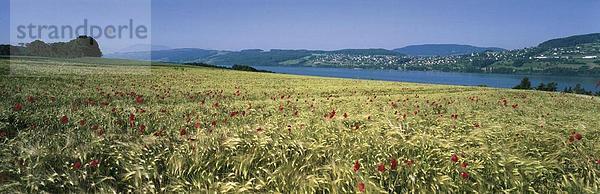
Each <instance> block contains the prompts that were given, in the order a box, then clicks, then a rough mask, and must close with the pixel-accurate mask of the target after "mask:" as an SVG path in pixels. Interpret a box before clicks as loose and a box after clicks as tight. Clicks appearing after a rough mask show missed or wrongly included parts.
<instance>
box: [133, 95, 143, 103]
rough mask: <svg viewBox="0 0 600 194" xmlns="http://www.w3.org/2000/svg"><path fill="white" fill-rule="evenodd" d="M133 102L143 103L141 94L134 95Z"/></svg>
mask: <svg viewBox="0 0 600 194" xmlns="http://www.w3.org/2000/svg"><path fill="white" fill-rule="evenodd" d="M135 102H136V103H138V104H142V103H144V98H143V97H142V96H136V97H135Z"/></svg>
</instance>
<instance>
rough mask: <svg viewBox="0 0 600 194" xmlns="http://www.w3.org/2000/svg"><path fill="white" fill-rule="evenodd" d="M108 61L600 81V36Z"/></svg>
mask: <svg viewBox="0 0 600 194" xmlns="http://www.w3.org/2000/svg"><path fill="white" fill-rule="evenodd" d="M105 57H107V58H121V59H137V60H153V61H163V62H176V63H186V62H203V63H209V64H216V65H224V66H231V65H234V64H244V65H251V66H252V65H256V66H310V67H341V68H364V69H397V70H417V71H448V72H474V73H505V74H546V75H576V76H600V58H599V57H600V34H598V33H596V34H586V35H577V36H571V37H565V38H557V39H552V40H548V41H545V42H543V43H540V44H539V45H538V46H536V47H530V48H524V49H516V50H505V49H501V48H485V47H474V46H468V45H449V44H429V45H414V46H407V47H403V48H399V49H394V50H386V49H345V50H336V51H320V50H277V49H272V50H268V51H264V50H260V49H253V50H242V51H218V50H205V49H170V50H157V51H144V52H126V53H112V54H107V55H105Z"/></svg>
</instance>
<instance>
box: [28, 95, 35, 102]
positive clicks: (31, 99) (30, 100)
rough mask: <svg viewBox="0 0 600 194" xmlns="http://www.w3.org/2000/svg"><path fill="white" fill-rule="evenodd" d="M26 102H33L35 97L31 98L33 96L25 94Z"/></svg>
mask: <svg viewBox="0 0 600 194" xmlns="http://www.w3.org/2000/svg"><path fill="white" fill-rule="evenodd" d="M27 102H29V103H33V102H35V98H33V96H27Z"/></svg>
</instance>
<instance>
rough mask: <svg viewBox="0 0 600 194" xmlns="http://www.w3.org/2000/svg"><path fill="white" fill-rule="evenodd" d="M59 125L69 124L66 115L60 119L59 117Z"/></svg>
mask: <svg viewBox="0 0 600 194" xmlns="http://www.w3.org/2000/svg"><path fill="white" fill-rule="evenodd" d="M60 123H62V124H67V123H69V117H67V115H63V116H62V117H60Z"/></svg>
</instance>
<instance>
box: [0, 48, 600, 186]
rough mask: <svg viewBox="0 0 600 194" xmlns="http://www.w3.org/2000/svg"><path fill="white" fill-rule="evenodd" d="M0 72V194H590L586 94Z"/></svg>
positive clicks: (49, 68)
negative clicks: (566, 193)
mask: <svg viewBox="0 0 600 194" xmlns="http://www.w3.org/2000/svg"><path fill="white" fill-rule="evenodd" d="M84 61H87V62H84ZM0 68H1V71H0V72H1V73H2V74H1V75H0V97H1V98H0V192H1V193H46V192H47V193H73V192H74V193H115V192H116V193H130V192H132V193H360V192H364V193H474V192H480V193H503V192H504V193H555V192H568V193H598V192H600V144H598V142H600V118H599V116H600V99H598V98H597V97H590V96H579V95H573V94H561V93H548V92H536V91H518V90H509V89H493V88H484V87H462V86H447V85H427V84H414V83H401V82H384V81H366V80H352V79H335V78H319V77H308V76H294V75H283V74H270V73H254V72H240V71H231V70H221V69H210V68H200V67H191V66H181V65H168V64H161V65H154V66H152V67H142V66H141V65H136V63H135V62H131V61H129V62H124V61H118V60H108V59H93V60H92V59H81V60H56V59H43V58H14V59H10V60H8V59H2V60H0ZM140 69H142V70H144V72H146V73H136V72H139V70H140Z"/></svg>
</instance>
